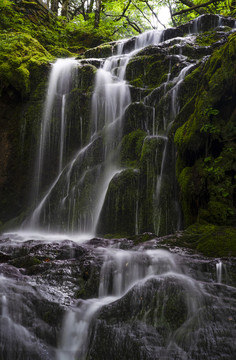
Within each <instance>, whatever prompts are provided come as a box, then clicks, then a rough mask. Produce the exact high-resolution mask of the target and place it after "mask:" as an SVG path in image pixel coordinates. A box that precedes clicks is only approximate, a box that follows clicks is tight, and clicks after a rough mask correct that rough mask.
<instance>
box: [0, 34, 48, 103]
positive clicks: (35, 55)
mask: <svg viewBox="0 0 236 360" xmlns="http://www.w3.org/2000/svg"><path fill="white" fill-rule="evenodd" d="M53 59H54V58H53V57H52V56H51V55H50V54H49V53H48V52H47V50H46V49H45V48H44V47H43V46H42V45H40V43H39V42H38V41H37V40H36V39H34V38H32V37H31V36H30V35H28V34H23V33H10V34H0V79H1V87H0V94H1V93H2V91H3V89H6V88H8V87H9V86H11V87H13V88H14V89H15V90H16V91H18V92H19V93H20V94H21V96H22V97H26V96H28V95H29V93H30V91H31V90H32V87H35V86H36V85H37V84H35V83H33V81H31V79H33V77H34V76H35V75H34V74H31V73H30V70H31V69H32V67H33V68H34V69H35V66H37V67H39V68H40V67H41V66H43V67H45V66H48V65H49V63H50V61H52V60H53ZM31 75H32V78H31Z"/></svg>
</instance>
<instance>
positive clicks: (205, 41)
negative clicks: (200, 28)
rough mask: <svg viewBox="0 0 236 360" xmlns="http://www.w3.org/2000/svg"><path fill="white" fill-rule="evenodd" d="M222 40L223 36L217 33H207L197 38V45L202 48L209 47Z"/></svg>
mask: <svg viewBox="0 0 236 360" xmlns="http://www.w3.org/2000/svg"><path fill="white" fill-rule="evenodd" d="M229 29H230V28H229ZM230 30H231V29H230ZM221 38H222V35H221V34H219V33H217V32H214V31H206V32H204V33H202V34H199V35H198V36H197V38H196V43H197V45H200V46H209V45H212V44H214V43H215V42H217V41H219V40H220V39H221Z"/></svg>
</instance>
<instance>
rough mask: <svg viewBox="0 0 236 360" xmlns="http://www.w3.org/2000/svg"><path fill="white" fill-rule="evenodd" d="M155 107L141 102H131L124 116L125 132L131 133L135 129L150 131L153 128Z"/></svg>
mask: <svg viewBox="0 0 236 360" xmlns="http://www.w3.org/2000/svg"><path fill="white" fill-rule="evenodd" d="M152 123H153V108H151V107H150V106H146V105H144V104H143V103H141V102H134V103H131V104H130V105H129V106H128V107H127V109H126V111H125V118H124V126H123V134H124V135H126V134H129V133H130V132H132V131H135V130H142V131H148V129H150V128H152Z"/></svg>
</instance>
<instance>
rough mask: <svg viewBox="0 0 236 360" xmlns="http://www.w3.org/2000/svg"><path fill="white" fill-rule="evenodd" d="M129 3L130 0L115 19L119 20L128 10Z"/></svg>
mask: <svg viewBox="0 0 236 360" xmlns="http://www.w3.org/2000/svg"><path fill="white" fill-rule="evenodd" d="M130 4H131V0H129V2H128V4H127V5H126V6H125V7H124V9H123V12H122V14H121V15H119V16H120V17H119V18H118V19H117V20H116V21H119V20H120V19H121V18H122V17H123V16H124V15H125V13H126V11H127V10H128V8H129V6H130Z"/></svg>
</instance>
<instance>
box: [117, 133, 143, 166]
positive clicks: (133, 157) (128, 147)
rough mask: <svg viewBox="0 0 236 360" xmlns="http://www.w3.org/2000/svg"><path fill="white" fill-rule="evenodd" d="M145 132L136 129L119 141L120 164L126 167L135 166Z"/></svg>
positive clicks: (139, 155)
mask: <svg viewBox="0 0 236 360" xmlns="http://www.w3.org/2000/svg"><path fill="white" fill-rule="evenodd" d="M146 136H147V133H146V132H145V131H144V130H141V129H138V130H135V131H132V132H131V133H129V134H127V135H126V136H125V137H124V138H123V140H122V143H121V164H122V165H124V166H127V167H136V166H137V165H138V161H139V159H140V157H141V152H142V146H143V141H144V138H145V137H146Z"/></svg>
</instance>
